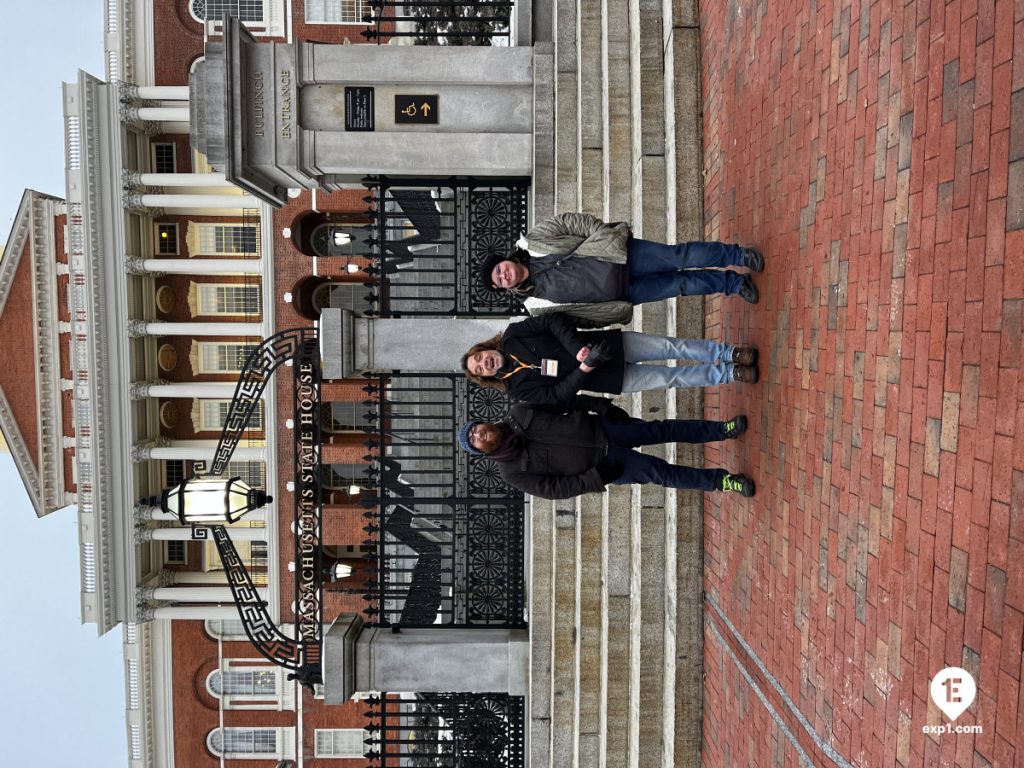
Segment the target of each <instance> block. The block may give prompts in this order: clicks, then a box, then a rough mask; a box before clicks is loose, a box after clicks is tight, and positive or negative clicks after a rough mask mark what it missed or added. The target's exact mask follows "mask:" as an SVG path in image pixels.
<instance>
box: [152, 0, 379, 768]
mask: <svg viewBox="0 0 1024 768" xmlns="http://www.w3.org/2000/svg"><path fill="white" fill-rule="evenodd" d="M155 5H156V8H155V17H154V37H155V47H156V52H155V73H156V78H155V83H156V84H157V85H181V84H185V83H187V81H188V74H189V68H190V66H191V65H192V64H193V62H194V61H195V60H196V59H197V58H198V57H200V56H201V55H202V54H203V30H202V27H201V25H200V24H199V23H198V22H197V21H195V19H193V18H192V16H191V14H190V13H189V10H188V6H189V2H188V0H175V1H174V2H169V3H157V4H155ZM279 5H280V6H281V10H282V13H283V10H284V8H285V6H286V4H285V3H284V2H280V3H279ZM291 17H292V18H291V21H292V34H293V36H294V38H295V39H310V40H316V41H322V42H342V41H343V40H344V39H345V37H346V36H350V37H351V38H352V40H353V42H361V41H362V38H359V37H357V33H358V31H360V30H362V28H363V25H362V24H360V25H325V24H320V25H307V24H305V22H304V19H305V7H304V3H303V2H302V0H294V2H292V3H291ZM278 39H279V40H280V39H282V38H278ZM153 141H156V142H159V141H173V142H174V143H175V147H176V158H177V170H178V171H180V172H187V171H190V170H192V169H191V167H190V162H191V150H190V148H189V146H188V144H187V139H186V137H180V136H158V137H156V138H154V139H153ZM364 194H365V193H362V192H359V191H351V192H350V191H346V192H341V193H336V194H334V195H326V194H323V193H318V194H317V196H316V202H315V205H316V209H317V211H320V212H338V213H344V214H345V215H346V218H351V217H352V216H358V215H359V214H361V213H362V212H363V211H365V208H366V204H365V203H364V202H363V201H362V197H363V195H364ZM313 205H314V201H313V196H312V195H311V194H310V193H309V192H306V191H304V192H302V194H300V195H299V196H298V197H297V198H294V199H292V200H290V201H289V203H288V204H287V205H286V206H285V207H284V208H282V209H281V210H279V211H277V212H276V213H275V214H274V223H273V231H274V255H275V256H274V289H273V292H272V294H273V296H274V305H273V306H272V307H269V308H264V311H270V312H272V313H273V317H274V325H275V327H276V328H278V329H286V328H295V327H305V326H309V325H310V324H311V322H310V320H309V319H307V318H305V317H302V316H301V315H300V314H299V313H298V312H297V311H296V308H295V306H294V305H293V304H292V303H290V302H288V301H286V300H285V294H286V293H287V292H289V291H291V290H292V289H293V287H294V286H296V285H297V284H298V283H299V282H300V281H301V280H303V279H305V278H307V277H309V276H310V275H311V274H312V269H313V259H312V258H311V257H310V256H309V255H306V254H304V253H302V252H301V251H300V250H299V248H298V247H297V244H296V242H295V238H294V237H290V236H287V235H286V234H284V230H285V229H288V228H297V225H298V224H299V222H300V219H302V218H303V217H305V216H309V215H315V214H316V212H315V211H314V210H313ZM204 220H210V219H205V218H202V217H195V216H179V217H175V216H164V217H161V218H160V219H159V221H161V222H175V221H176V222H178V223H179V233H178V242H179V255H178V256H170V258H187V257H188V253H187V244H186V242H185V234H186V228H187V226H188V222H189V221H204ZM200 255H201V256H202V257H203V258H212V257H209V256H206V255H203V254H200ZM335 261H340V260H336V259H335V260H332V259H322V260H319V265H318V266H319V272H320V274H321V275H326V276H331V277H333V278H336V279H337V280H338V281H356V282H362V280H363V279H365V275H362V276H360V275H351V274H349V273H347V272H346V271H345V269H344V266H345V265H344V264H335V263H334V262H335ZM246 280H247V279H246V278H240V277H234V278H223V277H210V278H206V277H191V276H187V277H180V276H166V277H163V278H159V279H158V280H157V281H156V287H157V288H159V287H161V286H168V287H169V288H170V289H172V290H173V291H174V293H175V296H176V299H177V301H176V303H175V305H174V309H173V310H172V311H171V312H168V313H161V314H160V316H159V319H160V320H167V321H186V320H188V319H190V311H189V308H188V306H187V302H186V298H187V295H188V289H189V283H191V282H214V283H228V282H245V281H246ZM218 319H223V320H237V321H244V322H253V321H255V320H256V319H257V318H252V317H239V318H234V317H224V316H218ZM225 340H227V339H225ZM160 341H161V342H162V343H167V344H170V345H171V346H172V347H173V348H174V349H175V351H176V352H177V358H178V364H177V366H176V368H175V369H174V370H171V371H166V372H161V376H162V377H163V378H165V379H167V380H169V381H189V380H194V379H201V380H204V381H214V380H223V381H233V380H236V379H237V375H236V374H223V375H216V374H203V375H197V374H196V373H195V372H194V371H192V369H191V366H190V364H189V354H190V352H191V348H192V343H193V340H192V339H189V338H181V337H167V338H164V339H161V340H160ZM203 341H216V339H214V338H204V339H203ZM272 386H275V387H276V388H277V397H278V403H279V409H278V411H279V412H278V415H279V419H278V423H277V424H276V425H273V428H274V429H276V430H277V432H278V434H279V435H280V436H281V437H280V439H278V441H277V444H278V456H277V461H278V466H279V467H280V468H281V472H280V477H279V478H278V487H276V488H273V489H270V490H271V492H272V493H273V495H274V497H275V500H276V501H275V504H274V506H275V508H276V510H277V513H278V515H279V523H280V525H279V529H278V531H277V536H278V542H277V545H278V549H279V551H280V553H281V562H280V563H278V569H277V570H278V572H279V573H280V585H279V589H280V595H281V605H280V612H281V621H282V623H288V622H291V621H293V613H292V601H293V599H294V579H293V576H292V574H291V573H290V572H289V570H288V563H289V561H290V560H292V559H293V557H294V555H293V550H294V544H295V539H294V535H293V533H292V531H291V529H290V524H291V510H292V509H293V503H294V501H293V494H292V493H290V492H289V491H288V489H287V487H286V482H287V481H288V480H289V479H290V478H291V467H292V463H293V455H292V454H293V450H294V447H293V445H292V443H291V440H290V439H289V438H290V437H291V433H290V432H288V430H287V427H286V425H285V420H286V419H288V418H289V417H290V416H291V409H290V405H289V404H290V403H291V401H292V398H293V394H292V391H291V388H292V383H291V380H290V377H289V376H283V375H282V376H277V377H275V380H274V381H273V383H272ZM361 386H362V382H358V383H357V382H328V383H326V384H325V386H324V389H323V392H322V399H323V401H324V402H330V401H332V400H336V401H353V400H354V401H361V400H363V399H365V397H366V395H365V393H364V392H362V391H361V389H360V387H361ZM174 402H175V405H176V406H177V410H178V423H177V426H176V427H175V428H174V429H170V430H165V432H166V434H167V435H168V436H170V437H173V438H175V439H187V438H191V437H198V438H211V439H213V438H216V435H213V434H208V433H205V432H203V433H196V432H195V431H194V430H193V428H192V423H191V418H190V411H191V408H192V403H193V401H192V400H190V399H182V400H177V401H174ZM268 426H269V425H268ZM257 437H258V436H257ZM362 439H364V438H362V437H360V436H355V435H344V434H341V435H333V436H328V437H327V440H328V446H325V456H324V458H323V461H324V462H325V463H330V462H334V461H336V462H337V463H364V462H365V459H364V458H363V456H364V454H365V453H366V448H365V446H363V445H362V444H361V442H362ZM342 495H343V496H344V497H345V498H344V499H343V501H344V502H345V503H330V504H328V505H327V507H326V508H325V509H324V514H323V542H324V544H325V547H327V548H328V549H329V550H330V551H340V552H344V553H348V555H350V556H351V558H352V560H351V562H352V563H354V564H355V565H357V566H359V567H364V566H362V562H363V561H362V555H361V552H360V551H359V547H360V545H361V542H362V540H363V539H364V538H365V534H364V532H363V531H362V526H363V524H364V521H363V518H362V512H363V508H362V507H361V506H360V505H359V504H358V503H352V502H350V501H349V500H348V498H347V493H344V494H342ZM328 501H330V500H328ZM336 501H337V500H336ZM191 554H192V553H190V555H191ZM192 562H198V559H197V560H191V559H190V563H192ZM367 578H368V574H367V573H365V571H362V570H357V571H356V572H355V573H354V574H353V575H352V576H351V577H350V578H348V579H346V580H344V581H343V582H334V583H330V584H328V590H327V591H326V592H325V595H324V618H325V621H326V622H327V623H328V624H329V623H330V622H331V621H332V620H333V619H334V617H336V616H337V615H338V614H339V613H341V612H343V611H352V610H355V611H358V610H360V609H361V608H362V598H361V597H360V596H359V595H358V594H348V593H346V592H343V591H339V590H340V589H347V588H350V587H352V586H355V585H361V584H362V583H363V582H365V581H366V579H367ZM173 644H174V708H175V713H174V721H175V729H176V730H175V734H174V741H175V759H176V762H177V764H179V765H189V766H204V765H208V766H215V765H217V764H218V760H217V759H216V758H215V757H214V756H213V755H212V754H211V753H210V752H209V750H208V749H207V746H206V744H207V742H206V739H207V735H208V734H209V732H210V730H211V729H212V728H214V727H216V725H217V722H218V709H217V707H218V702H217V700H216V699H214V698H213V697H211V696H210V694H209V692H208V691H207V690H206V682H205V681H206V677H207V675H208V674H209V672H210V671H211V670H212V669H213V668H214V666H215V664H216V661H217V644H216V642H215V641H213V640H211V639H210V638H209V637H207V635H206V634H205V633H204V631H203V623H202V622H198V621H188V622H186V621H175V622H174V625H173ZM255 654H256V652H255V651H254V650H253V649H252V647H251V646H250V645H249V644H248V643H225V645H224V655H225V657H231V658H241V657H251V656H254V655H255ZM302 696H303V702H302V712H303V714H302V724H303V733H304V737H303V743H302V744H301V745H299V750H300V754H302V755H303V759H304V762H305V764H306V765H307V766H310V767H311V768H316V766H317V765H320V764H323V765H325V766H333V767H335V768H345V767H346V766H354V765H362V764H363V763H364V762H365V761H363V760H361V759H360V760H351V761H350V760H339V759H325V760H317V759H315V758H314V742H313V739H314V731H315V729H316V728H361V727H363V726H364V725H365V718H364V716H363V710H364V709H365V705H361V704H351V705H345V706H333V707H326V706H324V705H323V703H322V701H321V700H319V699H314V698H313V696H312V695H311V694H309V693H308V692H303V694H302ZM224 722H225V725H227V726H247V727H256V726H266V727H270V726H273V727H294V726H296V724H297V716H296V713H295V712H291V711H283V712H274V711H255V710H230V711H228V712H226V713H225V719H224ZM248 762H249V764H253V765H259V764H261V761H259V760H253V761H248ZM273 762H274V761H262V764H266V763H270V764H272V763H273Z"/></svg>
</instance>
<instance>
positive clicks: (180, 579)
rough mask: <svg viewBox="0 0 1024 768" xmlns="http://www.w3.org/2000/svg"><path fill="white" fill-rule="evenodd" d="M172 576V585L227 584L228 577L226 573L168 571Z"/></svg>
mask: <svg viewBox="0 0 1024 768" xmlns="http://www.w3.org/2000/svg"><path fill="white" fill-rule="evenodd" d="M167 573H169V574H170V575H171V579H172V582H171V583H172V584H207V585H211V586H212V585H214V584H227V583H228V575H227V574H226V573H225V572H224V571H167Z"/></svg>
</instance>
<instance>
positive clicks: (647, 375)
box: [622, 331, 735, 392]
mask: <svg viewBox="0 0 1024 768" xmlns="http://www.w3.org/2000/svg"><path fill="white" fill-rule="evenodd" d="M734 349H735V347H734V346H733V345H732V344H719V343H718V342H717V341H710V340H708V339H676V338H673V337H671V336H652V335H651V334H648V333H636V332H635V331H623V332H622V351H623V353H624V355H625V358H626V372H625V374H624V375H623V377H622V391H623V392H642V391H645V390H648V389H671V388H674V387H714V386H716V385H718V384H728V383H729V382H731V381H732V363H731V362H729V361H730V360H732V352H733V350H734ZM649 360H694V361H696V362H697V364H696V365H680V366H676V367H670V366H667V365H638V364H637V363H641V362H646V361H649Z"/></svg>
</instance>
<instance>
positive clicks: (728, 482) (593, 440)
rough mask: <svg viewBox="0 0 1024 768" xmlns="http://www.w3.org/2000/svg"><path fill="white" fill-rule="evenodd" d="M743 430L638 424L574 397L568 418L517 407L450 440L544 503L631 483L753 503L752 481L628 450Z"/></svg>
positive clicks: (698, 423) (740, 420)
mask: <svg viewBox="0 0 1024 768" xmlns="http://www.w3.org/2000/svg"><path fill="white" fill-rule="evenodd" d="M746 429H747V418H746V416H736V417H734V418H732V419H729V420H728V421H705V420H692V421H691V420H684V419H666V420H664V421H643V420H642V419H634V418H632V417H631V416H630V415H629V414H628V413H626V411H624V410H623V409H621V408H619V407H618V406H616V405H613V404H612V402H611V401H610V400H608V399H606V398H602V397H592V396H590V395H578V396H577V397H576V401H575V403H574V405H573V408H572V410H570V411H569V412H567V413H558V412H555V411H554V410H552V409H551V408H543V407H535V406H530V405H526V404H523V403H518V404H515V405H513V406H512V407H511V408H510V409H509V412H508V415H507V416H505V418H504V419H502V420H501V421H499V422H496V423H489V422H486V421H481V420H479V419H474V420H472V421H468V422H466V423H465V424H463V425H462V426H461V427H460V428H459V430H458V432H457V434H456V437H457V439H458V442H459V445H460V446H461V447H462V449H463V450H464V451H466V452H467V453H469V454H471V455H473V456H487V457H488V458H490V459H493V460H494V461H495V462H496V463H497V465H498V471H499V472H500V473H501V476H502V478H503V479H504V480H505V482H506V483H508V484H509V485H511V486H512V487H513V488H518V489H519V490H521V491H523V492H524V493H528V494H530V495H531V496H539V497H540V498H544V499H568V498H572V497H573V496H579V495H581V494H584V493H592V492H601V491H604V490H605V488H606V486H608V485H609V484H614V485H627V484H631V483H641V484H642V483H653V484H655V485H661V486H665V487H666V488H689V489H695V490H701V491H729V492H733V493H739V494H742V495H743V496H753V495H754V490H755V489H754V481H753V480H751V479H750V478H749V477H747V476H746V475H742V474H732V473H730V472H728V471H726V470H724V469H717V468H715V469H700V468H696V467H686V466H682V465H679V464H669V463H668V462H667V461H665V460H664V459H660V458H658V457H657V456H650V455H647V454H643V453H640V452H638V451H635V450H633V449H634V448H637V447H639V446H641V445H658V444H661V443H707V442H713V441H716V440H732V439H735V438H737V437H739V436H740V435H742V434H743V433H744V432H745V431H746Z"/></svg>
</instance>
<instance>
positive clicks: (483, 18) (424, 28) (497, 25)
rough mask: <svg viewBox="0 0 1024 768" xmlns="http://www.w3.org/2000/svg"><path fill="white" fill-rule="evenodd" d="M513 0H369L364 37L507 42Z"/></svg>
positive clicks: (436, 42)
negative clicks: (420, 0)
mask: <svg viewBox="0 0 1024 768" xmlns="http://www.w3.org/2000/svg"><path fill="white" fill-rule="evenodd" d="M513 5H514V3H513V0H462V2H460V1H459V0H430V2H409V0H371V2H370V11H371V13H370V14H367V15H365V16H363V22H364V23H365V24H371V25H372V26H370V27H369V28H367V29H365V30H363V32H362V33H361V34H362V36H363V37H365V38H366V39H367V40H376V41H377V43H378V45H379V44H380V42H381V40H383V39H386V38H391V37H411V38H413V40H414V41H415V44H416V45H508V44H509V41H510V39H511V33H510V30H511V20H512V7H513Z"/></svg>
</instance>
